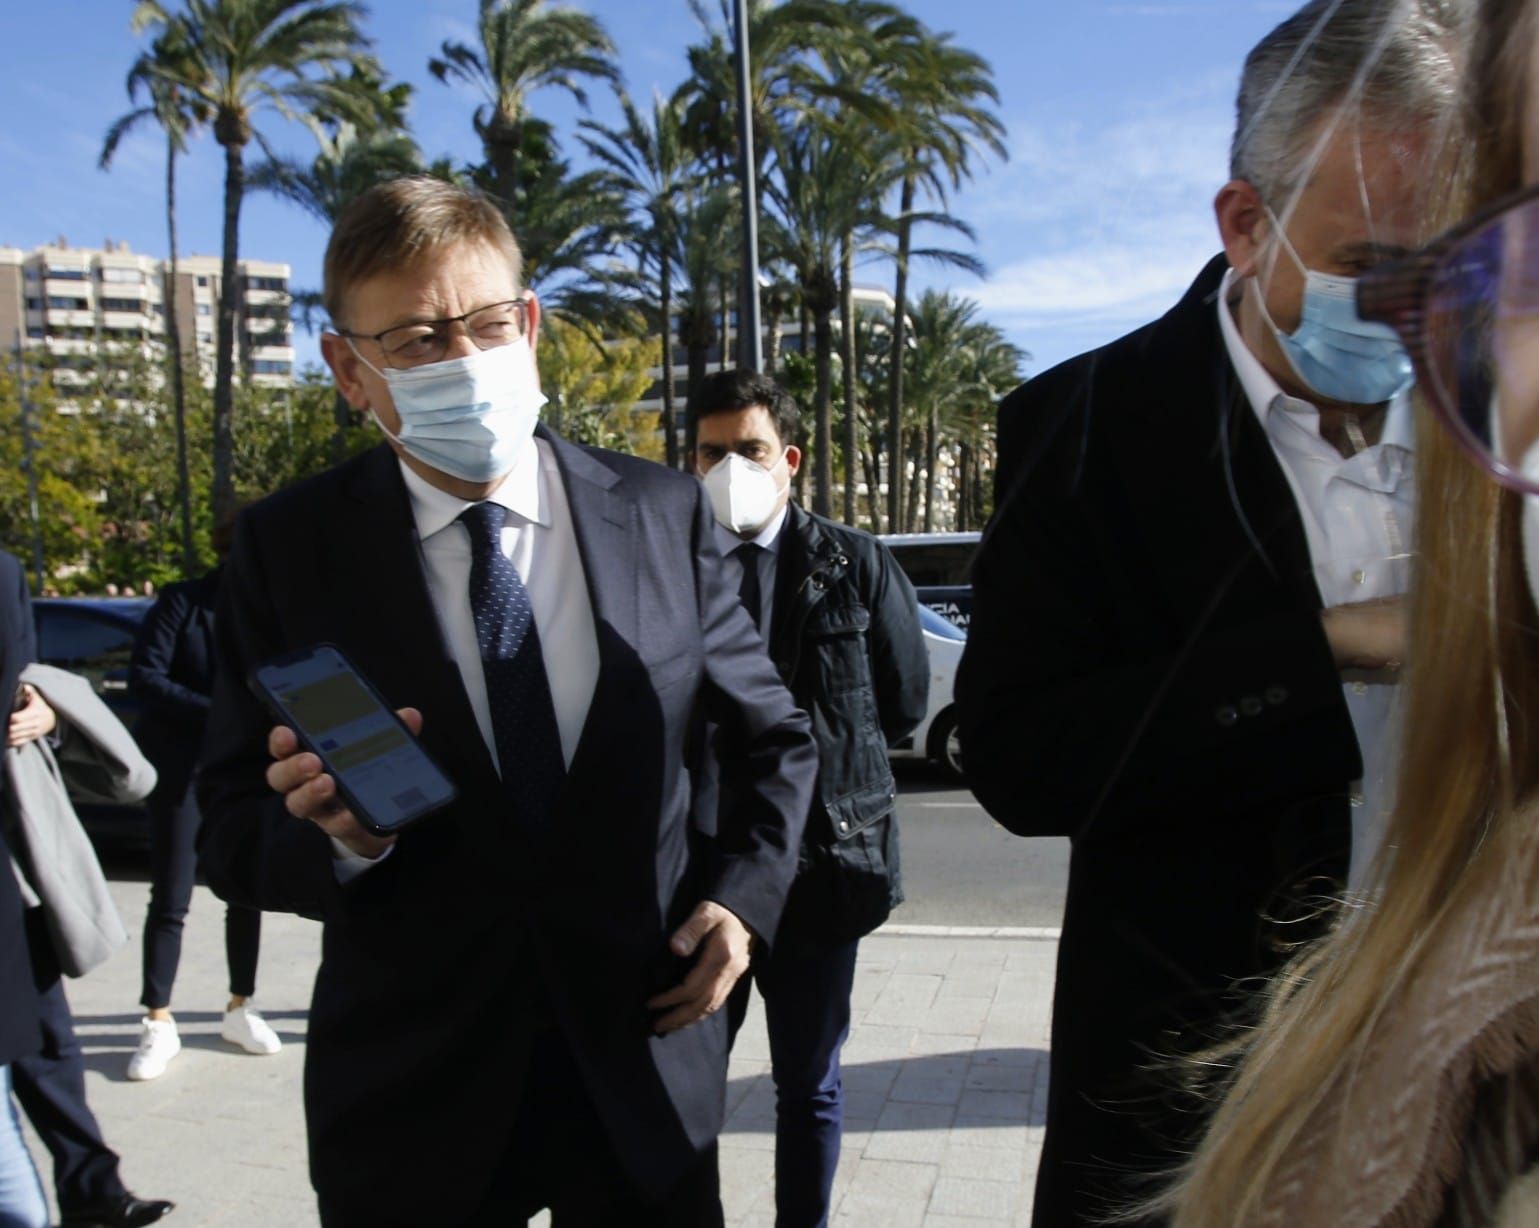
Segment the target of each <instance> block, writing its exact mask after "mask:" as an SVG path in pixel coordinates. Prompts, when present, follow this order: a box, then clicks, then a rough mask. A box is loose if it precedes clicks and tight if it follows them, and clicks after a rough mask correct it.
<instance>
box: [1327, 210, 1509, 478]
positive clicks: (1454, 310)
mask: <svg viewBox="0 0 1539 1228" xmlns="http://www.w3.org/2000/svg"><path fill="white" fill-rule="evenodd" d="M1357 313H1358V315H1359V316H1361V317H1362V318H1363V319H1364V320H1374V321H1378V322H1380V323H1383V324H1388V325H1389V326H1390V327H1391V328H1393V329H1394V330H1395V331H1396V333H1398V334H1399V336H1400V339H1401V341H1402V342H1404V344H1405V348H1406V349H1407V350H1408V351H1409V352H1410V355H1411V359H1412V361H1413V362H1414V363H1415V365H1416V376H1417V380H1418V381H1419V383H1420V386H1421V388H1422V391H1423V393H1424V394H1425V395H1426V397H1427V399H1428V401H1429V402H1430V404H1431V406H1432V409H1433V412H1434V413H1435V414H1436V415H1437V416H1438V418H1439V419H1440V420H1441V421H1442V422H1443V423H1444V425H1445V426H1447V428H1448V429H1449V430H1450V431H1452V432H1453V435H1454V437H1455V438H1456V439H1457V440H1458V441H1459V442H1460V443H1461V444H1462V445H1463V446H1464V447H1465V448H1466V449H1467V450H1468V451H1469V452H1470V454H1471V455H1472V456H1474V458H1475V459H1476V460H1477V461H1479V462H1480V464H1481V465H1482V466H1484V467H1485V468H1486V469H1487V470H1488V471H1489V472H1490V473H1491V475H1492V476H1493V477H1495V478H1496V480H1497V481H1498V482H1501V483H1502V484H1503V485H1504V486H1508V487H1511V488H1512V489H1514V490H1520V491H1524V492H1526V493H1528V494H1539V469H1536V470H1535V472H1533V473H1525V472H1524V471H1523V469H1522V468H1521V467H1520V466H1522V458H1523V456H1524V454H1525V453H1526V452H1527V451H1528V449H1529V448H1531V447H1532V446H1533V445H1534V443H1535V441H1536V440H1539V186H1536V187H1532V188H1528V189H1525V190H1524V191H1521V192H1517V193H1514V194H1513V195H1510V196H1507V197H1504V198H1502V199H1501V200H1498V201H1497V202H1496V203H1495V204H1493V205H1491V206H1490V207H1489V208H1487V209H1484V210H1482V211H1481V212H1480V213H1478V214H1476V215H1475V216H1474V217H1472V218H1470V219H1469V220H1468V221H1466V222H1464V223H1462V224H1461V225H1459V226H1456V227H1454V228H1453V229H1452V230H1450V231H1448V232H1447V233H1446V234H1444V235H1443V236H1441V237H1440V238H1438V239H1436V240H1434V241H1433V242H1432V243H1430V244H1428V245H1427V246H1426V247H1424V248H1422V249H1421V251H1419V252H1417V253H1416V254H1415V255H1413V256H1408V257H1406V258H1405V259H1404V260H1396V261H1393V262H1392V263H1389V264H1383V265H1380V266H1378V267H1377V268H1374V269H1372V270H1370V271H1369V272H1367V273H1365V274H1363V276H1362V277H1361V278H1359V279H1358V285H1357Z"/></svg>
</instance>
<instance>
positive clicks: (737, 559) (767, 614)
mask: <svg viewBox="0 0 1539 1228" xmlns="http://www.w3.org/2000/svg"><path fill="white" fill-rule="evenodd" d="M790 510H791V508H790V505H789V504H787V505H786V506H785V507H783V508H781V509H780V511H779V512H777V513H776V514H775V515H774V516H772V517H771V518H770V522H769V523H768V524H767V525H765V526H764V527H763V528H762V529H760V530H759V532H758V534H757V535H756V536H754V537H750V538H742V537H739V536H738V535H737V534H736V533H734V532H733V531H732V530H731V529H729V528H727V527H726V526H725V525H723V524H722V523H721V521H719V520H718V521H716V522H715V527H716V548H717V550H719V551H720V552H721V555H722V557H723V558H724V559H726V560H727V567H728V569H729V570H728V574H729V575H730V576H731V578H732V583H733V586H734V587H737V586H738V585H740V584H741V583H742V579H743V556H742V555H741V554H737V553H735V551H736V550H737V549H738V547H740V546H744V545H747V544H749V543H752V544H753V545H755V546H758V547H759V553H758V556H757V558H756V559H755V561H756V562H757V563H758V565H759V629H760V632H761V633H762V634H763V636H764V638H765V640H768V639H769V636H770V624H771V619H772V618H773V617H774V611H775V577H776V576H777V574H778V567H779V561H780V531H781V529H783V528H784V527H785V523H786V517H787V516H788V515H789V514H790Z"/></svg>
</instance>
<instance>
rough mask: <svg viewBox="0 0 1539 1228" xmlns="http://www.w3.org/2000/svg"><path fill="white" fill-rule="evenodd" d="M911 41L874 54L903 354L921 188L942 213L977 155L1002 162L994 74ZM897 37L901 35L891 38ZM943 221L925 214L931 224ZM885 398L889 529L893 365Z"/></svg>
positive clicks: (897, 400) (898, 371)
mask: <svg viewBox="0 0 1539 1228" xmlns="http://www.w3.org/2000/svg"><path fill="white" fill-rule="evenodd" d="M920 30H921V34H920V36H919V37H917V38H912V37H908V36H906V35H905V36H903V37H897V38H892V39H889V40H888V41H887V43H886V45H884V46H883V47H881V49H880V58H881V61H882V62H883V63H884V64H886V65H888V66H889V71H888V72H887V73H886V74H885V77H884V84H885V89H886V91H887V94H888V96H889V97H890V98H891V99H892V101H893V103H894V107H893V114H895V115H896V116H898V117H899V119H900V123H899V125H898V126H897V128H896V132H897V134H898V138H899V139H898V142H897V154H896V156H897V158H898V162H899V165H900V166H901V167H902V186H901V188H900V191H899V200H898V213H897V218H896V226H897V235H898V251H897V274H896V286H895V288H894V291H893V299H894V302H895V304H896V305H895V308H894V313H893V328H894V334H895V335H894V338H893V346H894V349H895V350H896V351H897V352H898V353H902V352H903V350H904V335H905V332H906V329H907V324H908V279H909V266H910V263H911V261H912V260H913V259H914V258H915V256H916V255H919V253H916V252H915V251H914V250H913V231H914V227H915V225H916V224H919V223H920V222H921V221H922V220H924V215H921V214H919V213H916V211H915V206H916V202H917V200H918V195H919V191H920V189H921V188H924V189H926V190H927V191H928V192H929V194H930V195H931V196H933V197H934V198H936V199H937V200H938V201H939V202H940V203H941V205H942V206H944V203H945V188H946V184H947V183H948V182H949V183H950V184H951V186H953V187H956V186H960V184H961V183H962V182H963V181H965V180H966V179H967V178H969V177H970V176H971V175H972V171H973V166H974V160H975V157H976V156H977V154H978V153H979V152H980V151H981V152H991V153H994V154H997V155H998V156H999V157H1001V158H1003V157H1006V156H1007V152H1006V150H1005V146H1004V141H1003V139H1002V138H1003V136H1004V125H1003V124H1001V123H1000V121H999V118H998V116H996V115H995V114H994V113H993V111H991V110H990V109H989V105H990V104H993V105H996V106H997V105H998V102H999V94H998V91H997V90H996V89H995V87H994V80H993V70H992V69H991V68H990V67H989V64H988V61H987V60H985V59H983V58H982V57H981V56H978V55H975V54H974V53H972V52H970V51H965V50H963V49H962V48H959V47H954V46H952V44H951V41H950V40H951V36H950V35H949V34H934V33H931V32H930V31H928V30H924V28H923V27H920ZM897 33H901V31H897ZM936 216H943V215H937V214H930V215H929V217H930V218H932V219H933V218H934V217H936ZM891 377H892V385H891V388H890V390H889V394H888V417H887V449H888V466H889V469H890V471H891V475H892V476H891V479H890V482H889V485H888V492H887V516H888V520H889V521H890V523H892V524H893V525H898V524H901V523H902V486H903V483H902V481H901V480H900V478H901V475H902V472H903V468H904V465H903V456H904V452H903V423H902V419H903V381H904V364H903V363H893V364H892V373H891Z"/></svg>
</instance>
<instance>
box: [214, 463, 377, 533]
mask: <svg viewBox="0 0 1539 1228" xmlns="http://www.w3.org/2000/svg"><path fill="white" fill-rule="evenodd" d="M396 464H397V462H396V458H395V453H393V452H392V451H391V450H390V448H389V447H388V446H387V445H385V444H379V445H377V446H376V447H373V448H370V449H369V450H368V451H366V452H360V453H358V454H357V455H356V456H351V457H349V458H348V459H347V460H345V461H342V462H341V463H340V464H336V465H333V466H331V468H329V469H324V470H322V471H321V472H320V473H315V474H311V475H310V476H309V477H306V478H300V479H299V481H297V482H294V483H293V484H292V485H289V486H285V487H284V488H283V489H282V490H277V491H274V492H273V493H272V494H270V495H267V496H266V497H265V498H262V499H259V500H257V501H256V502H255V503H253V504H251V505H250V506H249V507H247V508H245V509H244V510H243V511H242V512H241V514H240V518H241V519H242V520H245V521H248V522H249V523H252V524H258V525H262V526H276V525H289V524H292V523H294V522H295V521H300V522H306V521H308V522H309V523H310V524H311V525H312V527H313V526H314V524H316V523H325V522H324V520H321V521H316V520H315V519H314V518H316V517H319V516H323V515H324V514H325V513H324V509H325V507H326V505H328V504H330V503H332V502H333V501H335V500H336V499H337V498H339V497H340V496H341V495H342V493H343V492H344V491H347V490H349V489H354V488H357V487H359V486H360V484H367V483H369V482H378V481H380V480H382V479H385V480H388V478H389V474H390V471H392V470H394V469H395V468H396Z"/></svg>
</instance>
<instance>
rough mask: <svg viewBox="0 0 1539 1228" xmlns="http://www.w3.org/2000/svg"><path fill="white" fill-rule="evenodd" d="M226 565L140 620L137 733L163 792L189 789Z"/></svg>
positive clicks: (134, 665) (169, 595) (166, 597)
mask: <svg viewBox="0 0 1539 1228" xmlns="http://www.w3.org/2000/svg"><path fill="white" fill-rule="evenodd" d="M219 576H220V569H219V568H217V567H216V568H214V569H213V570H212V571H210V572H208V573H207V574H206V575H202V576H199V577H198V578H197V579H196V580H183V581H182V582H181V583H178V584H168V585H166V587H165V588H163V589H162V590H161V591H160V596H159V597H158V598H157V599H156V602H155V604H154V605H153V606H152V607H151V608H150V612H149V614H148V615H146V616H145V619H144V622H143V623H142V624H140V627H139V633H138V635H137V636H136V637H135V639H134V652H133V657H132V659H131V661H130V664H129V670H128V687H129V690H130V692H131V693H132V694H133V695H134V696H135V697H136V698H137V699H138V700H139V704H140V710H141V715H140V717H139V723H138V725H137V727H136V728H135V729H134V736H135V737H136V738H137V739H138V741H139V747H140V749H141V750H143V751H144V754H145V757H146V758H147V759H149V761H150V762H151V763H153V764H154V765H155V771H156V773H157V774H158V780H157V781H156V785H155V792H156V795H157V796H159V797H165V798H167V799H168V800H170V801H172V802H175V801H179V800H180V799H181V797H182V795H183V794H185V793H186V791H187V787H188V785H189V783H190V782H191V780H192V769H193V766H194V764H196V762H197V759H198V748H199V746H200V745H201V743H202V741H203V731H204V729H205V727H206V726H207V724H208V710H209V701H210V696H212V694H213V691H214V607H215V604H216V602H217V601H218V598H219Z"/></svg>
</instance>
